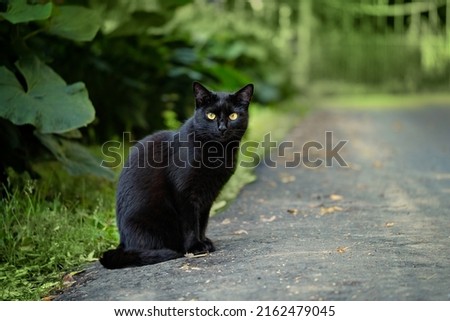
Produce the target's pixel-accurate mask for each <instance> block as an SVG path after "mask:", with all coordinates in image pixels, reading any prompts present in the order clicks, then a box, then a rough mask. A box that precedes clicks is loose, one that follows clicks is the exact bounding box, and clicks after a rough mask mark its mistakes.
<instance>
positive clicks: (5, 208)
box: [0, 164, 117, 300]
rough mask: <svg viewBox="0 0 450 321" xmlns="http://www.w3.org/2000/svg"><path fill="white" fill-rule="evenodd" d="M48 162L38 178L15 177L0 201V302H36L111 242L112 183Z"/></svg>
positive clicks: (112, 235) (112, 225) (113, 225)
mask: <svg viewBox="0 0 450 321" xmlns="http://www.w3.org/2000/svg"><path fill="white" fill-rule="evenodd" d="M47 165H48V164H47ZM50 165H51V166H50V168H49V169H48V170H46V171H42V170H41V173H42V172H47V173H46V175H45V178H44V179H41V180H39V181H33V180H30V179H27V178H26V177H25V178H24V177H16V178H15V180H16V182H14V183H15V187H14V188H13V189H12V191H11V192H9V194H8V195H7V196H6V197H5V198H3V199H1V200H0V209H1V212H2V221H1V226H0V234H1V242H0V253H1V254H0V255H1V257H0V291H1V292H0V299H1V300H39V299H41V298H42V297H43V296H45V295H48V293H49V292H50V290H54V289H58V288H61V287H62V286H63V281H62V277H63V276H64V275H65V274H67V273H69V272H72V271H73V270H74V269H77V268H78V267H79V266H80V265H81V264H83V263H85V262H88V261H91V260H93V259H94V258H96V257H97V256H98V255H99V254H100V253H101V251H102V250H104V249H105V248H107V247H109V246H111V244H113V243H114V244H116V243H117V235H116V230H115V223H114V200H113V198H114V190H113V184H111V183H108V182H105V181H103V180H98V179H95V178H86V177H69V176H68V175H67V174H65V172H63V171H62V169H61V168H59V166H58V164H50ZM50 169H51V170H50Z"/></svg>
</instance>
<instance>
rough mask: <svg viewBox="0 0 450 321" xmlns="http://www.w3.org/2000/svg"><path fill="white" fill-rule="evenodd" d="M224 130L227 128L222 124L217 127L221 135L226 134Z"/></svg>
mask: <svg viewBox="0 0 450 321" xmlns="http://www.w3.org/2000/svg"><path fill="white" fill-rule="evenodd" d="M226 130H227V126H225V124H224V123H221V124H220V125H219V131H220V133H221V134H223V133H225V132H226Z"/></svg>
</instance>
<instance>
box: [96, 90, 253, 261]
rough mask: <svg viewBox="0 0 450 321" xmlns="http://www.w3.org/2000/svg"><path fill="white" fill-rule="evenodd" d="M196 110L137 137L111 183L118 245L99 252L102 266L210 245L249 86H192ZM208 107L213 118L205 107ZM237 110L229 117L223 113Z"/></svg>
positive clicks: (205, 248) (195, 250)
mask: <svg viewBox="0 0 450 321" xmlns="http://www.w3.org/2000/svg"><path fill="white" fill-rule="evenodd" d="M193 89H194V96H195V103H196V108H195V113H194V116H193V117H192V118H190V119H188V120H187V121H186V122H185V123H184V124H183V125H182V126H181V127H180V129H179V131H178V132H172V131H161V132H157V133H155V134H153V135H150V136H147V137H145V138H144V139H142V140H141V141H139V142H138V143H137V144H136V145H135V146H134V147H133V150H132V151H131V153H130V156H129V158H128V160H127V162H126V163H125V166H124V169H123V171H122V173H121V175H120V178H119V184H118V188H117V204H116V205H117V206H116V212H117V224H118V227H119V232H120V245H119V247H118V248H117V249H115V250H109V251H107V252H105V253H104V254H103V256H102V258H100V262H101V264H103V266H105V267H106V268H109V269H117V268H123V267H127V266H141V265H147V264H155V263H159V262H163V261H167V260H171V259H176V258H179V257H182V256H183V255H184V254H185V253H194V254H198V253H205V252H212V251H214V250H215V248H214V245H213V243H212V241H211V240H210V239H208V238H207V237H206V235H205V231H206V227H207V225H208V218H209V212H210V209H211V205H212V203H213V201H214V200H215V199H216V197H217V195H218V194H219V192H220V190H221V189H222V187H223V185H224V184H225V183H226V182H227V181H228V179H229V178H230V177H231V175H232V174H233V173H234V170H235V166H236V160H237V154H238V148H239V142H240V140H241V138H242V136H243V135H244V133H245V130H246V129H247V125H248V106H249V103H250V100H251V97H252V95H253V85H251V84H250V85H247V86H245V87H243V88H242V89H241V90H239V91H238V92H236V93H234V94H228V93H215V92H211V91H209V90H207V89H206V88H205V87H203V86H202V85H201V84H199V83H197V82H195V83H194V85H193ZM208 113H214V114H215V115H216V118H215V119H214V120H211V119H208V117H207V114H208ZM232 113H237V114H238V117H237V119H236V120H231V119H230V118H229V115H230V114H232Z"/></svg>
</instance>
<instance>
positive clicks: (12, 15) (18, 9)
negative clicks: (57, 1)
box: [0, 0, 53, 24]
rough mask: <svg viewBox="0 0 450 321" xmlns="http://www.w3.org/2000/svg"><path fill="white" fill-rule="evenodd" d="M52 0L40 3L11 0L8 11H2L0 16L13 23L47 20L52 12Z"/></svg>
mask: <svg viewBox="0 0 450 321" xmlns="http://www.w3.org/2000/svg"><path fill="white" fill-rule="evenodd" d="M52 7H53V5H52V3H51V1H49V2H47V3H44V4H39V3H34V4H30V3H29V1H27V0H10V1H9V3H8V9H7V10H6V12H0V17H3V18H4V19H6V20H8V21H9V22H11V23H14V24H16V23H20V22H29V21H34V20H45V19H48V18H49V17H50V15H51V14H52Z"/></svg>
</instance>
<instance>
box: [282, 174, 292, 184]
mask: <svg viewBox="0 0 450 321" xmlns="http://www.w3.org/2000/svg"><path fill="white" fill-rule="evenodd" d="M294 181H295V176H292V175H286V176H282V177H281V182H282V183H284V184H288V183H292V182H294Z"/></svg>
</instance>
